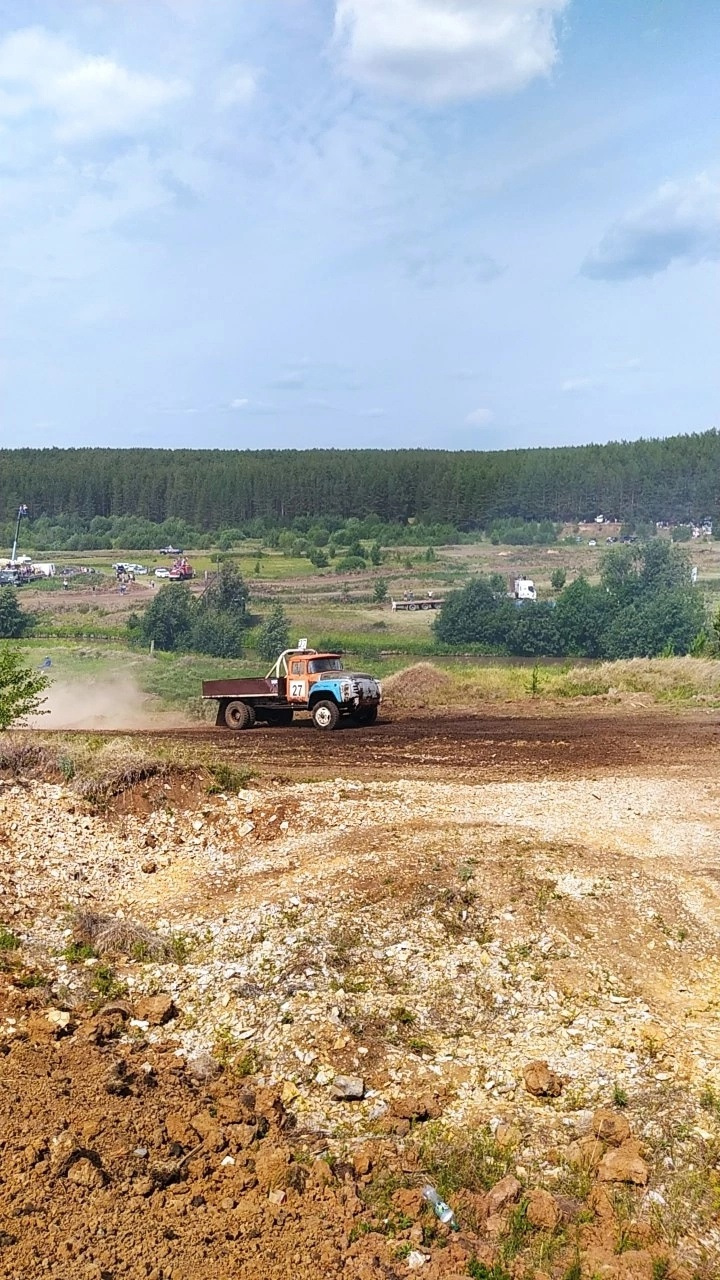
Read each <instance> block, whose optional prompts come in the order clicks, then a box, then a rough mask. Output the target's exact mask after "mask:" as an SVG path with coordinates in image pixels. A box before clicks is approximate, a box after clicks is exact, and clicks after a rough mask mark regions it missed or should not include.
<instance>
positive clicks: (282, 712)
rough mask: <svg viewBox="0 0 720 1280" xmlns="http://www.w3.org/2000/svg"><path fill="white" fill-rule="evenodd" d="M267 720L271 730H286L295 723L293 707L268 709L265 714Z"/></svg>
mask: <svg viewBox="0 0 720 1280" xmlns="http://www.w3.org/2000/svg"><path fill="white" fill-rule="evenodd" d="M265 720H266V721H267V723H268V724H269V725H270V728H271V729H272V728H276V727H277V728H280V727H282V728H285V727H286V726H287V725H289V724H292V722H293V711H292V707H268V709H267V711H266V712H265Z"/></svg>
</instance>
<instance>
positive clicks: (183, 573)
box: [168, 556, 195, 582]
mask: <svg viewBox="0 0 720 1280" xmlns="http://www.w3.org/2000/svg"><path fill="white" fill-rule="evenodd" d="M168 577H169V578H171V579H172V581H173V582H189V581H190V579H191V578H194V577H195V570H194V569H193V567H192V565H191V564H190V562H189V560H186V559H185V556H180V558H179V559H178V560H175V562H174V563H173V565H172V568H171V569H170V572H169V574H168Z"/></svg>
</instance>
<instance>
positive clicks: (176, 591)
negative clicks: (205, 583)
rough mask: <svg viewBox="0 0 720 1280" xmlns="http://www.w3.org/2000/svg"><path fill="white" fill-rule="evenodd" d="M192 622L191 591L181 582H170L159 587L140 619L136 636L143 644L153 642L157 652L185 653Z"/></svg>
mask: <svg viewBox="0 0 720 1280" xmlns="http://www.w3.org/2000/svg"><path fill="white" fill-rule="evenodd" d="M193 622H194V608H193V599H192V596H191V595H190V591H189V590H188V588H187V587H186V586H185V584H184V583H182V582H169V583H168V584H167V585H166V586H164V587H161V589H160V590H159V591H158V593H157V595H156V597H155V599H154V600H153V602H152V604H149V605H148V607H147V609H146V610H145V612H144V614H143V615H142V617H141V619H140V623H139V627H138V634H139V636H140V639H141V640H143V641H144V643H145V644H151V643H152V642H154V643H155V647H156V648H157V649H168V650H174V649H186V648H188V647H189V643H190V637H191V633H192V627H193Z"/></svg>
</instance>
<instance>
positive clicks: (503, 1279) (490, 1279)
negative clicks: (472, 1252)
mask: <svg viewBox="0 0 720 1280" xmlns="http://www.w3.org/2000/svg"><path fill="white" fill-rule="evenodd" d="M467 1273H468V1275H469V1276H470V1277H471V1280H512V1276H511V1275H510V1272H509V1271H506V1270H505V1268H504V1267H502V1266H501V1265H500V1263H499V1262H494V1263H493V1265H492V1266H491V1267H489V1266H488V1265H487V1263H485V1262H479V1261H478V1259H477V1258H471V1259H470V1261H469V1262H468V1267H467Z"/></svg>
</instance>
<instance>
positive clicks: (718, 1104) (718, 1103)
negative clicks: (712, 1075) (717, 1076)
mask: <svg viewBox="0 0 720 1280" xmlns="http://www.w3.org/2000/svg"><path fill="white" fill-rule="evenodd" d="M700 1106H701V1107H702V1109H703V1111H709V1112H710V1114H711V1115H713V1116H715V1117H716V1119H720V1093H718V1091H717V1089H715V1088H714V1087H713V1085H711V1084H709V1083H708V1084H706V1085H704V1086H703V1089H702V1092H701V1094H700Z"/></svg>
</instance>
